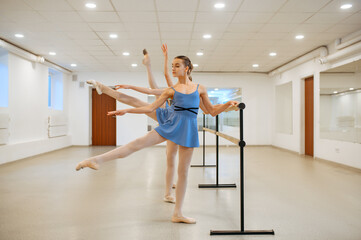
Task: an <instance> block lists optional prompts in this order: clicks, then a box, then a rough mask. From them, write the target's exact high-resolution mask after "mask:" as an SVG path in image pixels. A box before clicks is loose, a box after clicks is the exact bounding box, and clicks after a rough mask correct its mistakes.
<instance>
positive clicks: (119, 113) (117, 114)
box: [107, 109, 127, 116]
mask: <svg viewBox="0 0 361 240" xmlns="http://www.w3.org/2000/svg"><path fill="white" fill-rule="evenodd" d="M126 113H127V110H126V109H120V110H117V111H112V112H108V114H107V116H115V115H116V116H123V115H124V114H126Z"/></svg>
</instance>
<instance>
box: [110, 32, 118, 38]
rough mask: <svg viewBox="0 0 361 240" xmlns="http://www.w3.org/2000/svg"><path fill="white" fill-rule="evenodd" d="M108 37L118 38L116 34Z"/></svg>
mask: <svg viewBox="0 0 361 240" xmlns="http://www.w3.org/2000/svg"><path fill="white" fill-rule="evenodd" d="M109 37H110V38H118V35H117V34H114V33H112V34H109Z"/></svg>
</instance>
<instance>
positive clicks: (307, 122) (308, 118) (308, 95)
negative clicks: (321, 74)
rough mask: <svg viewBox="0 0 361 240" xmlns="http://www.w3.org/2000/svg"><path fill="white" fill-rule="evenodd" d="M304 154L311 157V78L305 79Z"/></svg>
mask: <svg viewBox="0 0 361 240" xmlns="http://www.w3.org/2000/svg"><path fill="white" fill-rule="evenodd" d="M305 154H306V155H309V156H313V77H310V78H306V79H305Z"/></svg>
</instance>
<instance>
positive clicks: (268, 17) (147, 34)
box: [0, 0, 361, 72]
mask: <svg viewBox="0 0 361 240" xmlns="http://www.w3.org/2000/svg"><path fill="white" fill-rule="evenodd" d="M86 2H93V3H96V4H97V8H96V9H93V10H92V9H88V8H86V7H85V3H86ZM217 2H224V3H225V4H226V6H225V8H224V9H221V10H217V9H215V8H214V7H213V5H214V4H215V3H217ZM346 2H347V3H352V5H353V7H352V8H351V9H347V10H341V9H340V6H341V5H342V4H343V3H346ZM360 29H361V0H350V1H344V0H89V1H86V0H0V38H3V39H5V40H7V41H9V42H11V43H14V44H16V45H18V46H20V47H22V48H25V49H27V50H29V51H31V52H33V53H35V54H37V55H42V56H44V57H45V58H46V59H49V60H50V61H52V62H54V63H56V64H59V65H61V66H63V67H65V68H67V69H70V70H72V71H144V68H142V67H141V66H140V65H141V60H142V49H143V48H147V50H148V52H149V53H150V56H151V59H152V67H153V69H154V70H155V71H157V70H158V71H161V70H162V69H163V55H162V52H161V49H160V46H161V43H167V44H168V48H169V55H170V57H174V56H175V55H187V56H189V57H190V59H191V60H192V62H193V63H197V64H198V65H199V67H197V68H196V69H195V71H222V72H227V71H257V72H269V71H270V70H272V69H274V68H276V67H278V66H280V65H282V64H284V63H285V62H288V61H289V60H291V59H294V58H296V57H297V56H300V55H302V54H304V53H306V52H308V51H310V50H312V49H314V48H316V47H318V46H321V45H327V44H329V43H331V42H333V41H334V40H335V39H336V38H340V37H343V36H345V35H347V34H350V33H352V32H355V31H357V30H360ZM16 33H22V34H24V35H25V37H24V38H22V39H19V38H16V37H15V36H14V34H16ZM110 33H116V34H118V38H117V39H110V38H109V34H110ZM206 33H208V34H211V35H212V38H211V39H203V38H202V36H203V34H206ZM297 34H303V35H304V36H305V38H304V39H302V40H296V39H295V35H297ZM201 50H202V51H203V52H204V55H203V56H197V55H196V52H197V51H201ZM49 51H54V52H56V53H57V55H56V56H50V55H49V54H48V53H49ZM123 51H127V52H129V53H130V56H123V55H122V52H123ZM270 52H277V56H275V57H270V56H269V55H268V54H269V53H270ZM71 63H76V64H77V65H78V66H77V67H76V68H72V67H70V64H71ZM132 63H137V64H138V67H136V68H133V67H131V64H132ZM254 63H257V64H259V68H253V67H252V64H254Z"/></svg>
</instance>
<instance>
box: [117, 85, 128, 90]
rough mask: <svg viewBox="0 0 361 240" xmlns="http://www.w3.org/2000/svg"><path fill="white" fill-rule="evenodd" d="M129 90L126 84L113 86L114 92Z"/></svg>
mask: <svg viewBox="0 0 361 240" xmlns="http://www.w3.org/2000/svg"><path fill="white" fill-rule="evenodd" d="M121 88H122V89H130V85H126V84H119V85H115V90H118V89H121Z"/></svg>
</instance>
